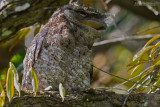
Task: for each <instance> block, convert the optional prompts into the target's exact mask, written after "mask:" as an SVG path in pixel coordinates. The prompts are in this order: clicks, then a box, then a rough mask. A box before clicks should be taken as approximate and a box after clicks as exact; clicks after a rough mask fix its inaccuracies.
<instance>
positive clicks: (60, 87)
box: [59, 83, 66, 102]
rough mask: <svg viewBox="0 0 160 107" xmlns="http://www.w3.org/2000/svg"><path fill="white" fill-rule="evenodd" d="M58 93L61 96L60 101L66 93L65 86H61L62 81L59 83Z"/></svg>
mask: <svg viewBox="0 0 160 107" xmlns="http://www.w3.org/2000/svg"><path fill="white" fill-rule="evenodd" d="M59 93H60V95H61V97H62V102H63V101H64V97H65V95H66V91H65V88H64V87H63V85H62V83H60V84H59Z"/></svg>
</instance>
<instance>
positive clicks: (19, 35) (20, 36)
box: [9, 29, 31, 52]
mask: <svg viewBox="0 0 160 107" xmlns="http://www.w3.org/2000/svg"><path fill="white" fill-rule="evenodd" d="M30 31H31V29H21V30H19V31H18V32H17V33H16V34H15V35H14V37H16V40H15V42H14V43H13V45H12V46H11V47H10V48H9V52H10V51H12V49H13V48H14V47H15V46H16V45H17V44H18V43H19V42H21V41H22V39H23V38H25V37H26V36H27V35H28V34H29V33H30Z"/></svg>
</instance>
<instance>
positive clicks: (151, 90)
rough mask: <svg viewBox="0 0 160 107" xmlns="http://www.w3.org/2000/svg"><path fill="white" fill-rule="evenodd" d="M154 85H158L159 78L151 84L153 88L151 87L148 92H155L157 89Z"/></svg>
mask: <svg viewBox="0 0 160 107" xmlns="http://www.w3.org/2000/svg"><path fill="white" fill-rule="evenodd" d="M155 86H157V87H158V86H160V78H159V79H158V80H157V81H156V82H155V83H154V84H153V88H151V89H150V90H149V92H148V93H151V92H155V91H156V89H157V87H155Z"/></svg>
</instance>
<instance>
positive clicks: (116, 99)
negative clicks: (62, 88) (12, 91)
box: [4, 89, 160, 107]
mask: <svg viewBox="0 0 160 107" xmlns="http://www.w3.org/2000/svg"><path fill="white" fill-rule="evenodd" d="M125 97H126V95H123V94H116V93H114V92H108V91H105V90H96V89H89V90H86V91H83V92H72V93H71V94H68V95H67V96H66V97H65V100H64V102H62V99H61V98H60V95H59V94H58V92H55V91H50V92H45V93H43V94H40V93H38V95H37V96H36V97H34V96H33V95H31V94H29V93H28V94H27V93H25V95H23V96H21V97H14V98H13V99H12V101H11V102H10V103H9V102H8V101H7V102H6V104H5V106H4V107H17V106H19V107H22V106H24V105H25V106H28V107H30V106H32V107H48V106H49V107H50V106H80V107H83V106H87V107H97V106H99V107H111V106H112V107H113V106H122V104H123V102H124V100H125ZM159 103H160V95H159V94H156V93H155V94H131V95H130V96H129V97H128V100H127V106H138V105H145V104H147V106H151V105H152V106H156V105H157V104H159Z"/></svg>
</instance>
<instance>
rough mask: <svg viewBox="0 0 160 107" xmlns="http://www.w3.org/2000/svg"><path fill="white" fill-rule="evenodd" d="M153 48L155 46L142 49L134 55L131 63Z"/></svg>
mask: <svg viewBox="0 0 160 107" xmlns="http://www.w3.org/2000/svg"><path fill="white" fill-rule="evenodd" d="M153 47H155V46H148V47H143V48H142V49H141V50H140V51H139V52H138V53H137V54H135V55H134V57H133V61H135V60H139V59H140V58H141V57H142V56H143V55H144V53H146V52H147V51H149V50H150V49H152V48H153Z"/></svg>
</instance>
